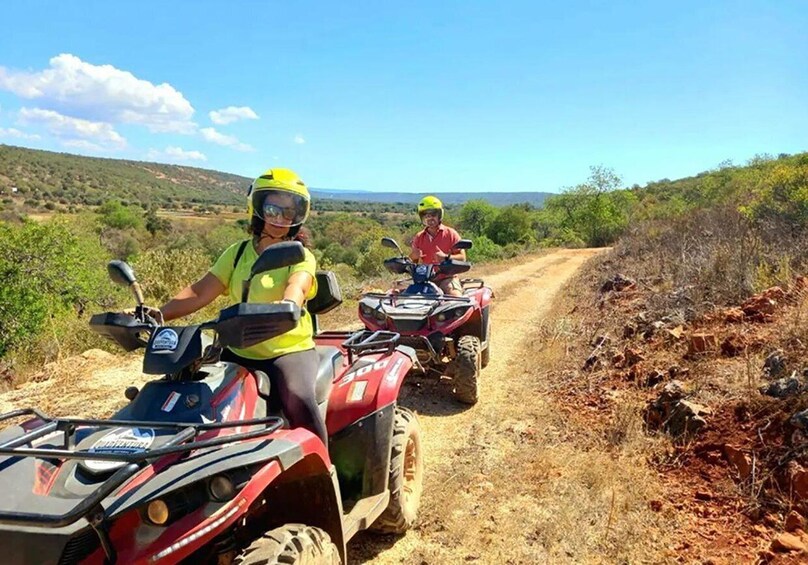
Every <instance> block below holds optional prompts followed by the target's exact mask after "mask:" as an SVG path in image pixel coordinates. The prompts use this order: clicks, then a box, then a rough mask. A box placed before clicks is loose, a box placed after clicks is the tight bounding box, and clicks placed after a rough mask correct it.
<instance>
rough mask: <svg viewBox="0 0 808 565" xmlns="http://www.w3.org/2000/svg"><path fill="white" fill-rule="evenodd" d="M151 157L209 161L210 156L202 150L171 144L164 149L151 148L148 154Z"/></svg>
mask: <svg viewBox="0 0 808 565" xmlns="http://www.w3.org/2000/svg"><path fill="white" fill-rule="evenodd" d="M147 157H148V158H149V159H152V160H154V161H168V162H171V163H175V162H177V161H180V162H184V161H207V160H208V158H207V157H206V156H205V154H204V153H202V152H200V151H186V150H185V149H183V148H182V147H174V146H169V147H166V148H165V150H164V151H158V150H157V149H150V150H149V153H148V154H147Z"/></svg>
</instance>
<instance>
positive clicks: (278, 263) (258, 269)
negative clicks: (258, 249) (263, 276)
mask: <svg viewBox="0 0 808 565" xmlns="http://www.w3.org/2000/svg"><path fill="white" fill-rule="evenodd" d="M305 258H306V253H305V251H304V250H303V244H302V243H300V242H299V241H282V242H280V243H276V244H275V245H270V246H269V247H267V248H266V249H264V251H263V253H261V255H260V256H259V257H258V259H256V260H255V263H253V266H252V269H251V270H250V278H253V277H254V276H255V275H257V274H258V273H264V272H266V271H271V270H273V269H280V268H281V267H290V266H292V265H296V264H297V263H302V262H303V260H304V259H305Z"/></svg>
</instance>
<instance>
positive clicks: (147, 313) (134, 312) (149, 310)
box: [123, 304, 165, 326]
mask: <svg viewBox="0 0 808 565" xmlns="http://www.w3.org/2000/svg"><path fill="white" fill-rule="evenodd" d="M123 313H124V314H129V315H130V316H134V317H135V318H137V319H138V320H139V321H141V322H146V323H149V324H152V325H155V326H162V325H163V324H164V323H165V320H164V319H163V313H162V312H161V311H160V309H159V308H154V307H152V306H146V305H145V304H143V305H141V306H136V307H135V308H129V309H128V310H124V311H123Z"/></svg>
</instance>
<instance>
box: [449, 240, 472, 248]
mask: <svg viewBox="0 0 808 565" xmlns="http://www.w3.org/2000/svg"><path fill="white" fill-rule="evenodd" d="M473 245H474V244H473V243H472V242H471V240H470V239H461V240H460V241H458V242H457V243H455V245H454V247H453V248H452V249H471V247H472V246H473Z"/></svg>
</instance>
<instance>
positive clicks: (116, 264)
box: [107, 259, 137, 286]
mask: <svg viewBox="0 0 808 565" xmlns="http://www.w3.org/2000/svg"><path fill="white" fill-rule="evenodd" d="M107 272H108V273H109V278H110V279H112V282H114V283H115V284H119V285H121V286H132V285H133V284H135V283H136V282H137V279H136V278H135V271H133V270H132V267H130V266H129V264H128V263H126V261H120V260H118V259H115V260H114V261H110V262H109V263H107Z"/></svg>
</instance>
